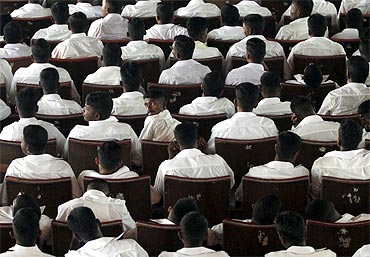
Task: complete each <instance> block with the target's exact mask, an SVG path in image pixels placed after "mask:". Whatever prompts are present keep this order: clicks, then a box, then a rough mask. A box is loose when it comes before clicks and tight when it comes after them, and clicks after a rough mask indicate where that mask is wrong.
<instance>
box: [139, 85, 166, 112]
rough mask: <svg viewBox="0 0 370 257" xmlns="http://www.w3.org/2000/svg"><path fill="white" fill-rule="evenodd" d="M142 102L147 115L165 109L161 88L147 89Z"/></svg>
mask: <svg viewBox="0 0 370 257" xmlns="http://www.w3.org/2000/svg"><path fill="white" fill-rule="evenodd" d="M144 104H145V107H146V109H147V111H148V115H156V114H158V113H160V112H161V111H163V110H164V109H166V105H167V101H166V94H165V93H164V92H163V91H162V90H153V89H152V90H150V89H149V90H148V92H146V94H145V95H144Z"/></svg>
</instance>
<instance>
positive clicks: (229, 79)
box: [225, 63, 265, 86]
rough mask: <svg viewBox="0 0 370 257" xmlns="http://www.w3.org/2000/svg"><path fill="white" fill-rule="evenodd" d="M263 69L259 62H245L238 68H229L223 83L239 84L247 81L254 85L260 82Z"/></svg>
mask: <svg viewBox="0 0 370 257" xmlns="http://www.w3.org/2000/svg"><path fill="white" fill-rule="evenodd" d="M264 72H265V69H264V67H263V65H262V64H259V63H247V64H245V65H243V66H241V67H239V68H236V69H233V70H231V71H230V72H229V73H228V74H227V76H226V80H225V85H234V86H236V85H239V84H240V83H244V82H249V83H252V84H254V85H260V84H261V81H260V80H261V77H262V75H263V73H264Z"/></svg>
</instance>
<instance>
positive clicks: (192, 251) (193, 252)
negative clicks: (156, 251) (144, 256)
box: [158, 246, 229, 257]
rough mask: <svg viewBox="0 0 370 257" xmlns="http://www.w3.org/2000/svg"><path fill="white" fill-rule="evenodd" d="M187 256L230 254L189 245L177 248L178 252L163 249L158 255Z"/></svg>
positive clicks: (207, 256)
mask: <svg viewBox="0 0 370 257" xmlns="http://www.w3.org/2000/svg"><path fill="white" fill-rule="evenodd" d="M185 256H204V257H227V256H229V255H228V254H227V253H226V252H224V251H219V252H216V251H214V250H211V249H208V248H205V247H203V246H200V247H188V248H182V249H180V250H177V251H176V252H166V251H163V252H161V254H160V255H159V256H158V257H185Z"/></svg>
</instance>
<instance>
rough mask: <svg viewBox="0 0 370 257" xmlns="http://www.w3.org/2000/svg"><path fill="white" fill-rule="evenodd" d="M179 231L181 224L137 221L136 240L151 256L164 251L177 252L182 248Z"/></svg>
mask: <svg viewBox="0 0 370 257" xmlns="http://www.w3.org/2000/svg"><path fill="white" fill-rule="evenodd" d="M179 231H180V226H179V225H163V224H157V223H154V222H144V221H139V222H136V241H137V242H138V243H139V245H140V246H141V247H143V248H144V250H145V251H146V252H147V253H148V254H149V256H158V255H159V254H160V253H161V252H162V251H169V252H176V251H177V250H179V249H181V248H182V242H181V241H180V239H179V236H178V232H179Z"/></svg>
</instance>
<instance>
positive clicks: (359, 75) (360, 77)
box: [347, 56, 369, 83]
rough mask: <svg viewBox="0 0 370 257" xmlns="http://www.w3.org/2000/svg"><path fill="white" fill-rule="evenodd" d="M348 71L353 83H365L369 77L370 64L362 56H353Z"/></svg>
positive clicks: (348, 62) (349, 60)
mask: <svg viewBox="0 0 370 257" xmlns="http://www.w3.org/2000/svg"><path fill="white" fill-rule="evenodd" d="M347 70H348V76H349V78H350V79H351V81H352V82H357V83H365V82H366V79H367V77H368V75H369V63H368V62H367V61H366V60H365V59H364V58H362V57H361V56H352V57H351V58H349V59H348V61H347Z"/></svg>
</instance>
